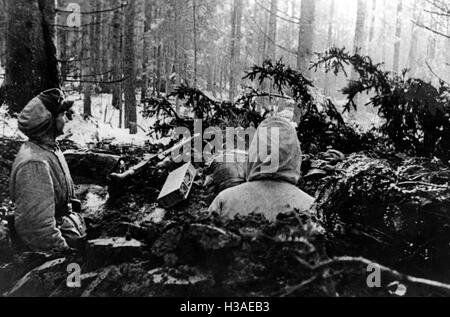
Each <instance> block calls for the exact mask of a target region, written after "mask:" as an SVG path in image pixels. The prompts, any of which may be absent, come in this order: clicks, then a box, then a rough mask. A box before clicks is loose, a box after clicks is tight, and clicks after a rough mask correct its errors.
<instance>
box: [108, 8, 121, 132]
mask: <svg viewBox="0 0 450 317" xmlns="http://www.w3.org/2000/svg"><path fill="white" fill-rule="evenodd" d="M121 2H122V1H121V0H115V1H114V6H115V7H119V6H120V4H121ZM122 35H123V9H120V10H117V11H115V12H114V15H113V22H112V56H111V59H112V79H113V81H119V80H120V79H121V78H122V74H123V73H122V60H123V58H122V42H123V36H122ZM112 106H113V107H114V108H116V109H119V110H120V111H119V112H120V114H121V113H122V111H121V110H122V83H121V82H116V83H114V84H113V96H112ZM119 128H122V116H121V115H120V118H119Z"/></svg>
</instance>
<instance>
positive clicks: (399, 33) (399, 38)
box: [394, 0, 403, 73]
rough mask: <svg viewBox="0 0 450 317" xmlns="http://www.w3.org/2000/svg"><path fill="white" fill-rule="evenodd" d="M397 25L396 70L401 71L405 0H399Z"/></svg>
mask: <svg viewBox="0 0 450 317" xmlns="http://www.w3.org/2000/svg"><path fill="white" fill-rule="evenodd" d="M397 1H398V2H397V25H396V29H395V44H394V71H395V72H397V73H398V72H399V71H400V46H401V43H402V13H403V0H397Z"/></svg>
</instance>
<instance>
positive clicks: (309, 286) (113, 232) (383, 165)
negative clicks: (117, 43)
mask: <svg viewBox="0 0 450 317" xmlns="http://www.w3.org/2000/svg"><path fill="white" fill-rule="evenodd" d="M103 115H104V114H103ZM93 126H94V127H95V128H92V127H93ZM86 127H87V128H86V129H85V130H84V131H85V132H86V131H88V130H89V129H90V130H89V131H91V132H90V133H87V132H86V133H84V136H83V137H84V138H86V136H87V135H89V136H88V138H91V139H93V140H94V139H95V138H98V135H97V136H95V133H97V131H99V130H103V131H104V129H98V125H97V126H96V125H95V123H92V122H91V123H90V124H86ZM89 127H90V128H89ZM12 130H13V129H12ZM12 136H13V137H3V138H0V217H1V218H0V220H2V226H0V229H1V228H3V229H2V231H1V232H0V294H3V295H4V296H30V295H31V296H405V295H406V296H436V295H438V296H448V295H449V294H450V286H448V285H446V284H442V283H450V278H449V276H450V275H449V273H450V272H449V269H448V265H447V264H448V263H450V262H449V261H450V251H449V247H448V246H449V245H450V221H449V217H448V211H449V210H450V190H449V187H448V179H449V178H450V167H449V164H448V163H445V162H441V161H439V160H431V159H420V158H410V157H407V156H404V155H401V154H386V153H381V154H380V153H374V152H370V153H369V152H367V153H354V154H351V155H346V156H345V158H341V159H339V160H336V159H335V158H333V159H331V160H330V158H329V157H327V155H326V153H325V154H324V153H322V154H318V155H315V156H308V157H306V158H305V164H304V169H305V170H304V174H305V175H309V176H308V177H305V178H304V179H303V180H302V182H301V184H300V187H301V188H302V189H303V190H305V191H306V192H308V193H309V194H311V195H315V196H316V197H317V201H318V203H317V206H316V207H315V208H314V210H312V211H311V213H299V212H297V211H293V212H292V213H290V214H287V215H280V216H279V217H278V219H277V221H276V222H275V223H270V222H268V221H266V220H265V219H263V218H262V217H261V216H257V215H252V216H249V217H245V218H240V217H237V218H236V219H234V220H225V219H223V218H221V217H219V216H217V215H210V214H208V213H207V212H206V210H207V208H208V205H209V203H210V201H211V199H212V197H210V196H209V194H208V192H207V191H206V189H205V188H204V186H203V181H204V177H205V175H204V173H203V168H202V166H196V167H198V169H199V176H198V178H197V179H196V182H195V183H194V187H193V190H192V192H191V195H190V197H189V199H188V200H187V201H186V202H184V203H182V204H180V205H178V206H177V207H175V208H172V209H168V210H164V209H161V208H158V206H157V204H156V203H155V202H156V197H157V195H158V193H159V190H160V188H161V187H162V185H163V184H164V181H165V179H166V177H167V175H168V172H169V171H171V170H173V169H174V168H175V167H176V166H164V168H161V167H150V168H148V169H147V170H146V171H145V172H144V173H143V174H142V175H140V176H139V177H138V178H136V179H134V180H133V181H130V182H128V183H126V184H124V185H123V187H122V188H121V189H120V191H119V192H117V191H115V192H114V194H113V195H111V190H110V188H108V187H107V186H106V185H107V184H94V183H86V184H77V186H76V190H77V194H78V197H79V198H80V199H81V200H82V204H83V211H84V216H85V218H86V221H87V225H88V240H89V242H88V244H87V246H86V249H85V250H84V251H83V252H79V253H73V254H44V253H30V252H26V253H18V252H16V251H14V250H12V249H11V248H10V246H9V243H8V241H7V239H6V233H5V231H6V230H4V228H5V223H4V221H3V220H4V217H5V214H6V213H9V212H11V211H13V209H14V208H13V205H12V203H11V201H10V198H9V195H8V181H9V174H10V168H11V165H12V162H13V160H14V157H15V155H16V153H17V151H18V149H19V147H20V145H21V143H22V142H23V140H21V138H20V136H18V135H12ZM72 137H73V135H72ZM109 137H114V138H115V139H116V140H117V139H120V138H121V137H123V138H122V139H121V140H120V142H116V143H114V142H110V143H108V144H106V145H105V144H104V143H102V144H101V149H100V148H99V146H100V145H99V144H97V148H96V149H94V150H101V151H102V152H107V153H110V154H116V155H120V156H121V157H123V159H124V161H125V163H126V164H127V166H130V165H133V164H135V163H137V162H139V161H140V159H142V158H143V157H144V154H145V153H152V152H154V151H155V148H154V147H151V146H149V145H145V144H144V142H142V140H144V138H143V137H142V135H141V136H138V137H137V138H134V139H132V140H131V141H130V140H129V139H128V140H127V139H126V133H123V134H122V132H119V133H118V132H117V131H114V132H112V133H111V136H109ZM141 137H142V138H141ZM101 138H105V139H108V136H101ZM78 140H80V139H78ZM66 141H67V140H66ZM78 142H79V143H83V142H80V141H78ZM86 143H88V142H84V145H86ZM78 146H79V145H76V144H75V143H73V142H63V147H65V148H77V147H78ZM318 168H319V169H321V170H322V171H323V170H325V171H326V173H325V175H323V174H322V173H318V174H314V173H310V172H311V171H314V170H315V169H316V170H317V169H318ZM365 258H367V259H370V260H372V261H375V262H377V263H380V264H383V265H385V266H386V267H384V266H376V267H377V268H379V269H380V271H381V272H382V278H381V280H380V285H378V286H379V287H370V285H369V284H368V283H367V281H368V277H369V274H370V272H369V273H368V267H371V266H370V265H371V263H372V262H371V261H368V260H365ZM73 267H79V268H80V270H81V271H80V272H81V277H80V278H81V280H80V282H81V283H80V285H75V286H76V287H69V286H71V285H70V283H69V284H68V283H67V282H70V281H72V280H71V279H70V276H69V274H68V272H71V269H70V268H73ZM387 267H391V268H393V269H389V268H387ZM394 269H395V270H397V271H399V272H401V273H399V272H397V271H394ZM405 274H409V275H405ZM410 275H411V276H418V277H422V278H426V279H430V280H439V281H441V282H442V283H435V282H432V281H430V280H417V279H414V278H411V276H410ZM68 276H69V279H68ZM72 286H73V285H72ZM78 286H79V287H78ZM372 286H373V285H372Z"/></svg>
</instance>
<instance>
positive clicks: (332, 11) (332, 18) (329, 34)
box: [324, 0, 335, 95]
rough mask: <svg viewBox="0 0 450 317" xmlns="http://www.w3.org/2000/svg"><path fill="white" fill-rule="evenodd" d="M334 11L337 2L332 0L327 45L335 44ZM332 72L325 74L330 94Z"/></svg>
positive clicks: (326, 87) (326, 89)
mask: <svg viewBox="0 0 450 317" xmlns="http://www.w3.org/2000/svg"><path fill="white" fill-rule="evenodd" d="M334 11H335V2H334V0H332V1H331V4H330V13H329V22H328V38H327V47H332V46H333V45H334V43H333V40H334V38H333V29H334V14H335V13H334ZM330 76H331V75H330V74H325V85H324V88H325V89H324V90H325V95H329V94H330Z"/></svg>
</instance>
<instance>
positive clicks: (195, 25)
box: [192, 0, 198, 88]
mask: <svg viewBox="0 0 450 317" xmlns="http://www.w3.org/2000/svg"><path fill="white" fill-rule="evenodd" d="M192 15H193V22H194V88H197V53H198V52H197V49H198V47H197V0H192Z"/></svg>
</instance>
